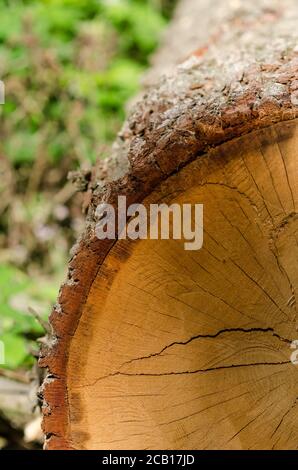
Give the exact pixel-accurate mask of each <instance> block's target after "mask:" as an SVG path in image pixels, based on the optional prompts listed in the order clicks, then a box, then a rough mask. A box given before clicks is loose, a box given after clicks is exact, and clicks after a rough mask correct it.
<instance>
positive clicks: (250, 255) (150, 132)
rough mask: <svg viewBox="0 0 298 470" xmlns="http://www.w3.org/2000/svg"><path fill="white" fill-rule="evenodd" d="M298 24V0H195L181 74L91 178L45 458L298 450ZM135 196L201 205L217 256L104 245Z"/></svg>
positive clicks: (59, 312)
mask: <svg viewBox="0 0 298 470" xmlns="http://www.w3.org/2000/svg"><path fill="white" fill-rule="evenodd" d="M182 17H183V19H181V18H182ZM297 20H298V5H297V2H296V1H295V0H285V1H283V2H279V1H277V0H271V1H270V2H269V1H265V0H258V1H257V0H254V1H250V2H244V1H240V0H239V1H236V2H234V1H233V2H232V1H225V2H223V1H222V0H213V1H212V2H210V1H208V2H207V1H201V2H193V1H191V0H188V1H185V2H183V1H182V2H181V4H180V6H179V8H178V10H177V16H176V18H175V19H174V22H173V26H172V27H171V28H170V30H169V33H168V35H167V39H166V44H165V45H164V47H163V48H162V50H161V52H160V55H159V56H157V59H156V62H155V66H154V67H155V71H154V73H153V75H152V76H153V77H154V80H155V79H156V76H158V75H159V73H160V70H161V68H160V65H158V64H161V63H162V64H163V67H162V71H163V72H164V71H166V72H167V75H166V76H163V77H162V78H161V79H160V81H159V84H158V85H155V86H154V87H153V88H151V89H150V90H149V91H148V92H147V93H146V95H145V96H144V98H143V99H142V100H141V101H140V102H139V103H138V104H137V105H136V108H135V110H134V112H133V113H132V114H131V116H130V117H129V118H128V120H127V122H126V123H125V125H124V128H123V130H122V132H121V133H120V135H119V137H118V139H117V141H116V142H115V145H114V147H113V150H112V153H111V156H110V158H109V159H108V160H106V161H104V162H102V161H100V162H98V164H97V165H96V166H95V168H94V170H93V174H92V179H91V182H90V184H89V189H88V194H87V200H88V202H89V210H88V218H87V223H86V230H85V232H84V234H83V236H82V238H81V239H80V240H79V241H78V243H77V245H76V246H75V247H74V249H73V253H72V259H71V261H70V264H69V274H68V279H67V280H66V282H65V283H64V284H63V286H62V287H61V291H60V295H59V299H58V302H57V304H56V306H55V308H54V311H53V313H52V315H51V325H52V328H53V335H52V337H51V338H50V345H49V346H48V347H47V348H45V349H44V350H43V351H42V353H41V359H40V363H41V365H42V366H43V367H48V369H49V374H48V376H47V378H46V380H45V382H44V385H43V395H44V405H43V413H44V424H43V426H44V432H45V435H46V448H48V449H71V448H74V449H99V448H103V449H106V448H108V449H123V448H125V449H144V448H151V449H158V448H165V449H189V448H191V449H202V448H208V449H211V448H212V449H214V448H216V449H260V448H262V449H271V448H277V449H282V448H284V449H294V448H296V447H297V439H298V431H297V426H296V423H295V415H296V405H297V396H298V394H297V392H298V372H297V366H296V365H295V364H293V362H292V361H291V357H292V356H291V355H292V353H293V349H291V345H292V341H294V340H295V339H296V336H297V316H296V313H297V312H296V297H295V296H296V290H297V284H298V268H297V259H298V250H297V230H298V218H297V205H298V185H297V174H298V154H297V150H296V149H297V144H298V123H297V117H298V48H297V45H298V41H297V39H298V32H297ZM179 40H181V41H179ZM179 42H181V44H182V43H183V44H185V45H183V46H182V45H181V48H178V45H177V44H179ZM176 45H177V46H176ZM169 51H170V52H169ZM176 51H177V54H176ZM158 57H159V58H158ZM168 57H169V59H167V58H168ZM183 58H186V61H185V62H183V63H182V64H181V65H179V66H176V67H175V68H174V70H172V71H171V70H170V66H169V64H170V63H173V62H175V63H176V62H180V60H181V59H183ZM148 80H149V81H152V80H153V79H152V78H150V79H149V78H148ZM119 195H125V196H126V197H127V204H131V203H141V202H142V203H143V204H145V205H146V206H149V204H150V203H158V202H160V201H162V202H166V203H168V204H172V203H179V204H182V203H192V204H194V203H196V202H200V203H203V204H204V214H205V215H204V244H203V248H202V249H201V250H199V251H195V252H188V251H185V250H184V248H183V245H184V240H140V241H137V242H133V241H129V240H98V239H97V237H96V234H95V224H96V217H95V210H96V207H97V206H98V204H99V203H101V202H108V203H110V204H112V205H114V207H115V208H116V209H117V198H118V196H119Z"/></svg>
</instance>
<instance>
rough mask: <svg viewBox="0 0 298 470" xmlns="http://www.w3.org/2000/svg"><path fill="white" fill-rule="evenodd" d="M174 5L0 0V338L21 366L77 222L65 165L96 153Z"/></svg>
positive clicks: (161, 1)
mask: <svg viewBox="0 0 298 470" xmlns="http://www.w3.org/2000/svg"><path fill="white" fill-rule="evenodd" d="M173 3H174V2H173V1H171V0H155V1H154V0H151V1H150V0H88V1H82V0H39V1H37V0H27V1H26V0H24V1H17V0H9V1H8V0H7V1H5V0H0V8H1V10H0V79H1V80H3V81H4V83H5V87H6V103H5V105H4V106H1V107H0V130H1V141H0V196H1V197H0V340H2V341H4V343H5V349H6V364H5V367H8V368H19V367H26V366H28V365H29V364H30V363H31V361H32V359H31V356H30V354H29V349H28V346H29V345H30V343H31V345H32V346H33V347H36V346H35V344H36V343H35V340H36V338H37V337H38V336H40V335H41V334H42V329H41V328H40V327H39V326H38V324H37V322H36V321H35V320H34V318H33V317H32V315H31V314H30V313H28V307H32V308H34V309H36V311H37V312H38V313H40V314H41V315H43V316H46V315H47V314H48V312H49V311H50V305H51V304H52V303H53V302H54V301H55V298H56V295H57V290H58V285H59V283H60V282H61V279H62V278H63V276H64V269H65V264H66V257H67V256H68V249H69V247H70V246H71V244H72V243H73V242H74V239H75V238H76V237H77V235H78V233H79V232H80V230H81V228H82V224H83V217H82V215H81V210H80V206H81V199H80V196H74V194H73V190H72V188H71V187H70V186H69V185H67V184H66V177H67V173H68V171H69V170H72V169H76V168H77V167H83V168H84V167H86V166H87V167H88V165H90V164H91V163H92V162H94V161H95V160H96V158H101V157H103V156H104V155H105V154H106V152H107V149H108V147H109V144H110V143H111V141H112V140H113V139H114V137H115V134H116V132H117V131H118V129H119V127H120V126H121V123H122V121H123V118H124V115H125V103H126V102H127V100H128V99H129V98H130V97H131V96H132V95H134V94H135V93H136V92H137V90H138V87H139V81H140V77H141V75H142V73H143V72H144V70H145V68H146V67H147V65H148V58H149V56H150V54H151V53H152V52H153V51H154V49H155V48H156V46H157V44H158V41H159V38H160V33H161V31H162V30H163V28H164V26H165V24H166V21H167V19H168V17H169V15H170V12H171V9H172V6H173Z"/></svg>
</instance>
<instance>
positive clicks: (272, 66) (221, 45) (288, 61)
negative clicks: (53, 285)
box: [40, 0, 298, 449]
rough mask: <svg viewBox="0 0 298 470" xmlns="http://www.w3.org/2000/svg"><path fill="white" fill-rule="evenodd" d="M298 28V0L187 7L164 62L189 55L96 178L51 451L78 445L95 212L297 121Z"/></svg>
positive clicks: (52, 381) (76, 270)
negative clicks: (79, 343) (81, 345)
mask: <svg viewBox="0 0 298 470" xmlns="http://www.w3.org/2000/svg"><path fill="white" fill-rule="evenodd" d="M211 4H212V5H211ZM181 17H185V18H186V19H181ZM190 18H191V20H190ZM297 21H298V6H297V2H296V0H285V1H283V2H280V1H276V0H271V1H270V2H269V1H266V0H258V1H257V0H255V1H250V2H246V1H237V2H234V1H233V2H232V1H226V2H223V1H222V0H213V1H212V2H210V1H208V2H207V1H204V2H203V1H202V2H193V1H190V0H189V1H185V2H183V1H182V2H181V4H180V6H179V9H178V14H177V18H176V19H175V20H174V23H173V27H172V28H170V31H169V35H168V37H167V44H168V46H166V47H165V48H164V49H163V52H162V53H161V57H162V60H161V62H164V63H171V62H172V61H173V59H174V60H175V59H176V57H178V59H179V61H180V58H182V57H183V56H184V55H185V56H186V55H188V54H187V53H186V51H187V50H188V49H189V58H188V59H187V60H186V62H184V63H183V64H182V65H180V66H178V67H177V68H176V69H175V70H174V71H173V72H171V73H170V74H169V75H168V76H166V77H163V78H161V80H160V81H159V84H158V86H155V87H154V88H153V89H151V90H150V91H148V93H147V94H146V95H145V97H144V98H143V99H142V100H141V101H140V102H139V103H138V104H137V105H136V108H135V110H134V112H133V113H132V115H131V116H130V118H129V119H128V120H127V122H126V124H125V126H124V128H123V130H122V132H121V133H120V135H119V137H118V139H117V142H116V143H115V145H114V148H113V151H112V155H111V157H110V158H109V159H108V160H107V161H104V162H99V163H98V164H97V166H96V167H95V169H94V171H93V175H92V181H91V183H90V185H89V190H88V194H87V198H88V201H90V204H89V213H88V219H87V225H86V230H85V233H84V234H83V236H82V238H81V239H80V240H79V241H78V243H77V245H76V246H75V247H74V249H73V252H72V259H71V261H70V264H69V274H68V279H67V281H66V282H65V283H64V285H63V286H62V287H61V291H60V295H59V300H58V303H57V305H56V306H55V308H54V310H53V312H52V315H51V325H52V328H53V335H52V337H51V338H50V346H49V347H48V348H45V349H44V350H43V351H42V353H41V359H40V364H41V365H42V366H43V367H48V369H49V374H48V377H47V379H46V380H45V382H44V385H43V394H44V405H43V413H44V432H45V435H46V448H49V449H62V448H63V449H64V448H66V449H68V448H72V442H71V440H70V436H69V423H70V421H71V419H72V417H71V416H69V409H68V391H67V384H66V376H67V367H68V352H69V347H70V344H71V341H72V338H73V337H74V335H75V332H76V329H77V326H78V322H79V320H80V316H81V313H82V308H83V306H84V303H85V301H86V299H87V296H88V294H89V291H90V287H91V285H92V282H93V280H94V279H95V277H96V275H97V273H98V270H99V268H100V266H101V264H102V262H103V260H104V259H105V257H106V255H107V253H108V252H109V250H110V249H111V247H112V245H113V243H114V242H113V241H110V240H106V241H99V240H97V239H96V237H95V234H94V210H95V207H96V206H97V204H98V203H99V202H102V201H105V202H109V203H112V204H114V203H115V201H116V198H117V196H118V195H119V194H121V195H126V196H127V198H128V204H129V203H133V202H141V201H142V200H143V199H144V198H145V197H146V196H148V195H149V194H150V193H151V192H152V191H153V190H154V188H156V187H157V185H158V184H160V183H161V182H162V181H163V180H166V179H167V178H168V177H169V176H170V175H173V174H175V173H177V172H178V171H180V169H181V168H182V167H184V166H185V165H186V164H188V163H190V162H191V161H193V160H196V159H199V158H200V156H203V155H204V154H206V153H207V152H208V151H210V149H213V148H214V147H217V146H219V145H220V144H222V143H224V142H227V141H229V140H231V139H233V138H236V137H239V136H242V135H245V134H248V133H250V132H251V131H253V130H257V129H261V128H265V127H268V126H271V125H272V124H274V123H278V122H281V121H287V120H292V119H294V118H296V117H298V32H297ZM187 22H189V25H188V23H187ZM185 25H186V26H185ZM210 25H212V27H211V28H210ZM184 29H186V30H187V31H191V32H192V31H193V33H192V34H190V35H189V36H188V33H187V37H189V40H188V39H187V41H185V43H186V47H185V49H184V47H183V50H182V51H179V50H178V46H177V45H176V41H178V43H179V38H180V37H181V36H183V35H184V32H183V31H184ZM210 30H211V35H210V34H208V33H209V31H210ZM181 31H182V32H181ZM185 34H186V33H185ZM168 51H170V52H168ZM176 51H177V55H176ZM173 52H174V53H173ZM168 55H169V57H170V59H169V62H167V60H166V58H167V56H168ZM158 73H159V72H156V74H158Z"/></svg>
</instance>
